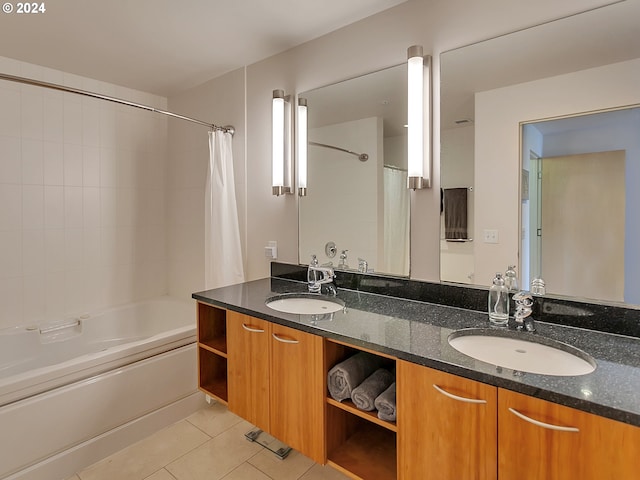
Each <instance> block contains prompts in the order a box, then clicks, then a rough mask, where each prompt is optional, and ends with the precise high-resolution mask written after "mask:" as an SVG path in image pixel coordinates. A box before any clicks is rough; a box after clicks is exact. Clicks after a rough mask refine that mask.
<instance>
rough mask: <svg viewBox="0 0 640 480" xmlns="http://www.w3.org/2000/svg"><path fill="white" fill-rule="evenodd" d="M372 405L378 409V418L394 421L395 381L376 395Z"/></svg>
mask: <svg viewBox="0 0 640 480" xmlns="http://www.w3.org/2000/svg"><path fill="white" fill-rule="evenodd" d="M374 405H375V407H376V408H377V409H378V418H379V419H380V420H386V421H387V422H395V421H396V382H393V383H392V384H391V385H389V388H387V389H386V390H385V391H384V392H382V393H381V394H380V395H378V397H377V398H376V400H375V402H374Z"/></svg>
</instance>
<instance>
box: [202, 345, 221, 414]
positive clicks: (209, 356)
mask: <svg viewBox="0 0 640 480" xmlns="http://www.w3.org/2000/svg"><path fill="white" fill-rule="evenodd" d="M198 366H199V369H198V372H199V375H198V377H199V378H198V385H199V387H200V389H201V390H202V391H203V392H205V393H207V394H209V395H211V396H212V397H215V398H216V399H218V400H220V401H222V402H224V403H227V401H228V400H229V394H228V391H227V359H226V358H225V357H222V356H220V355H217V354H215V353H213V352H211V351H210V350H209V349H207V348H204V347H202V346H200V345H199V346H198Z"/></svg>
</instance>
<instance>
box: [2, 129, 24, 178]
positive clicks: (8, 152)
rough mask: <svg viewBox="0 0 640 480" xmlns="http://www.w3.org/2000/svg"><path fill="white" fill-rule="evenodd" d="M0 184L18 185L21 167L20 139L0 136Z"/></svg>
mask: <svg viewBox="0 0 640 480" xmlns="http://www.w3.org/2000/svg"><path fill="white" fill-rule="evenodd" d="M0 159H2V161H0V183H20V182H21V179H22V166H21V154H20V138H18V137H8V136H6V135H0Z"/></svg>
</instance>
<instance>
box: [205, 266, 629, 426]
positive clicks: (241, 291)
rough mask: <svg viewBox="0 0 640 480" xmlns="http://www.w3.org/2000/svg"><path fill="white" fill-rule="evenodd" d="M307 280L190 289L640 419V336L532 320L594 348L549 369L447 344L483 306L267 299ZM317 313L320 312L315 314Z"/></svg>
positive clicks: (478, 376)
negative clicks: (577, 364) (336, 307)
mask: <svg viewBox="0 0 640 480" xmlns="http://www.w3.org/2000/svg"><path fill="white" fill-rule="evenodd" d="M306 288H307V286H306V284H305V283H302V282H298V281H291V280H285V279H281V278H276V277H270V278H265V279H261V280H255V281H251V282H246V283H242V284H239V285H233V286H229V287H223V288H219V289H214V290H207V291H204V292H198V293H194V294H193V298H194V299H196V300H199V301H201V302H204V303H207V304H210V305H214V306H219V307H223V308H226V309H229V310H233V311H237V312H240V313H244V314H247V315H251V316H254V317H258V318H262V319H265V320H269V321H271V322H274V323H278V324H282V325H285V326H289V327H292V328H296V329H299V330H302V331H306V332H310V333H314V334H316V335H321V336H324V337H327V338H332V339H336V340H341V341H344V342H347V343H350V344H352V345H354V346H361V347H366V348H369V349H371V350H375V351H379V352H383V353H387V354H390V355H393V356H395V357H397V358H399V359H403V360H407V361H410V362H414V363H417V364H420V365H425V366H428V367H432V368H435V369H438V370H442V371H445V372H448V373H452V374H455V375H459V376H462V377H466V378H470V379H473V380H477V381H480V382H483V383H487V384H490V385H494V386H497V387H502V388H506V389H509V390H513V391H515V392H520V393H523V394H526V395H531V396H534V397H537V398H541V399H544V400H549V401H551V402H556V403H559V404H562V405H566V406H569V407H573V408H576V409H579V410H583V411H586V412H590V413H594V414H597V415H601V416H603V417H607V418H611V419H614V420H618V421H621V422H624V423H629V424H632V425H636V426H640V339H638V338H635V337H628V336H624V335H617V334H612V333H604V332H598V331H594V330H587V329H583V328H576V327H568V326H562V325H556V324H552V323H546V322H540V321H539V322H537V333H526V334H523V335H540V336H543V337H548V338H551V339H554V340H557V341H561V342H564V343H566V344H569V345H572V346H574V347H576V348H578V349H581V350H583V351H584V352H586V353H588V354H589V355H591V356H592V357H593V358H594V359H595V361H596V364H597V368H596V370H595V371H594V372H593V373H590V374H587V375H580V376H561V377H559V376H549V375H538V374H532V373H524V372H518V371H514V370H511V369H508V368H503V367H496V366H494V365H491V364H488V363H485V362H481V361H478V360H474V359H472V358H471V357H468V356H466V355H464V354H462V353H460V352H458V351H457V350H455V349H454V348H453V347H451V346H450V345H449V343H448V342H447V338H448V336H449V335H450V334H451V333H452V332H454V331H456V330H459V329H462V328H487V327H488V326H489V323H488V318H487V315H486V314H485V313H481V312H478V311H473V310H467V309H463V308H457V307H450V306H443V305H437V304H432V303H426V302H420V301H415V300H407V299H400V298H393V297H389V296H385V295H379V294H374V293H363V292H360V291H354V290H348V289H339V291H338V298H340V299H342V300H343V301H344V302H345V305H346V311H339V312H336V313H335V314H333V316H332V318H330V319H329V318H327V319H318V317H316V316H313V315H295V314H288V313H280V312H276V311H274V310H272V309H271V308H269V307H267V306H266V304H265V301H266V300H267V298H269V297H271V296H272V295H274V294H279V293H288V292H305V291H306ZM320 318H321V317H320Z"/></svg>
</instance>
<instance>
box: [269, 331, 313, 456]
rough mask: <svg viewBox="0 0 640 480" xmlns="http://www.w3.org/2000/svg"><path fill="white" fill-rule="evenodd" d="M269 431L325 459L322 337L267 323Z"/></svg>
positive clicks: (290, 443) (308, 454)
mask: <svg viewBox="0 0 640 480" xmlns="http://www.w3.org/2000/svg"><path fill="white" fill-rule="evenodd" d="M270 352H271V368H270V379H271V387H270V395H269V398H270V416H269V417H270V421H271V434H272V435H273V436H274V437H276V438H278V439H280V440H281V441H283V442H285V443H286V444H287V445H289V446H290V447H292V448H294V449H296V450H298V451H299V452H301V453H302V454H304V455H306V456H307V457H309V458H311V459H312V460H313V461H315V462H316V463H320V464H324V463H325V457H326V455H325V449H324V441H323V439H324V402H323V399H324V382H323V372H322V337H319V336H317V335H312V334H309V333H305V332H301V331H300V330H295V329H292V328H288V327H284V326H282V325H276V324H272V325H271V350H270Z"/></svg>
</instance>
